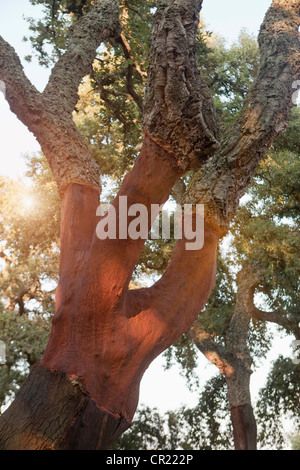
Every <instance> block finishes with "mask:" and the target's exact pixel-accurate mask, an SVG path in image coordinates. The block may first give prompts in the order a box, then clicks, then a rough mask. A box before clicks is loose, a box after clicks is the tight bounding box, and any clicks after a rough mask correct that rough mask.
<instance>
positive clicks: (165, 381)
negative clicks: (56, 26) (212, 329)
mask: <svg viewBox="0 0 300 470" xmlns="http://www.w3.org/2000/svg"><path fill="white" fill-rule="evenodd" d="M0 1H1V3H0V35H1V36H2V37H3V38H4V39H5V40H6V41H8V42H9V43H10V44H11V45H12V46H13V47H14V48H15V49H16V51H17V53H18V54H19V56H20V59H21V61H22V63H23V65H24V69H25V73H26V74H27V76H28V78H29V79H30V80H31V81H32V83H33V84H34V85H35V86H36V87H37V88H38V89H39V90H40V91H42V90H43V88H44V87H45V85H46V83H47V77H48V74H49V71H47V70H45V69H43V68H41V67H40V66H38V65H37V63H36V61H33V62H32V63H31V64H28V63H26V62H25V61H24V60H23V58H24V56H25V55H27V54H29V53H30V52H31V51H30V48H29V44H28V43H24V42H23V41H22V38H23V36H24V35H26V34H28V26H27V24H26V22H25V21H24V20H23V15H25V16H27V17H28V16H35V15H36V11H39V8H37V7H33V6H32V5H31V4H30V2H29V0H13V1H10V2H7V1H5V0H0ZM270 4H271V0H251V2H246V1H241V0H226V1H224V0H204V2H203V9H202V16H203V18H204V21H205V23H206V25H207V26H208V27H209V29H210V30H212V31H213V32H215V33H218V34H220V35H222V36H223V37H224V38H225V39H226V40H227V41H228V43H230V42H232V41H235V40H236V39H237V37H238V35H239V32H240V30H241V28H247V30H248V31H249V32H250V33H253V34H254V35H257V34H258V31H259V27H260V24H261V23H262V21H263V18H264V15H265V13H266V11H267V9H268V7H269V6H270ZM0 138H1V153H0V175H1V174H2V175H9V176H12V177H16V176H17V175H18V176H21V175H22V174H24V171H25V165H24V158H23V157H22V155H24V154H26V153H32V152H35V151H38V150H39V145H38V144H37V142H36V140H35V138H34V136H33V135H32V134H30V133H29V131H28V130H27V129H26V128H25V126H24V125H23V124H22V123H21V122H20V121H18V119H17V118H16V117H15V116H14V115H13V114H12V113H11V112H10V110H9V107H8V105H7V103H6V101H5V99H4V96H3V94H2V93H1V92H0ZM280 341H281V340H280ZM288 344H289V340H286V339H285V340H282V341H281V342H278V343H277V347H276V350H275V351H274V350H273V351H272V352H271V353H270V355H269V356H268V358H266V363H269V361H270V360H272V359H274V358H275V356H276V355H277V351H279V350H280V351H283V350H286V349H287V347H288ZM277 348H278V349H277ZM162 365H163V360H162V358H158V359H156V361H154V363H153V364H152V365H151V366H150V367H149V369H148V370H147V371H146V374H145V376H144V378H143V380H142V384H141V391H140V403H144V404H147V405H148V406H151V407H157V408H158V409H159V410H161V411H166V410H169V409H176V408H177V407H179V406H181V405H182V404H186V405H188V406H194V405H196V403H197V399H198V393H197V392H195V393H191V392H190V391H189V390H188V389H187V387H186V384H185V380H184V379H183V378H182V377H180V375H179V370H178V368H177V367H174V368H172V369H171V371H164V370H163V368H162ZM214 374H215V368H214V366H213V365H211V364H210V363H209V362H208V361H207V360H206V359H205V358H204V356H202V355H200V354H199V366H198V369H197V375H198V377H199V381H200V385H201V386H203V385H204V383H205V381H206V379H207V378H208V377H211V376H212V375H214ZM265 376H266V366H265V365H264V364H263V365H262V367H261V368H260V369H259V370H258V372H256V373H255V374H254V375H253V378H252V384H253V385H252V389H253V393H254V395H256V394H257V391H258V388H259V386H260V385H261V384H262V383H263V381H264V379H265Z"/></svg>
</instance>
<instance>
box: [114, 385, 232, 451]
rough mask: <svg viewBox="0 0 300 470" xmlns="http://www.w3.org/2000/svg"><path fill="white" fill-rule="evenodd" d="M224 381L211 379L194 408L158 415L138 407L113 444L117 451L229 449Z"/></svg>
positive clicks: (229, 436) (228, 417) (155, 411)
mask: <svg viewBox="0 0 300 470" xmlns="http://www.w3.org/2000/svg"><path fill="white" fill-rule="evenodd" d="M229 420H230V416H229V411H228V409H227V401H226V387H225V382H224V379H223V377H220V376H219V377H213V378H212V379H211V380H210V381H209V382H208V383H207V384H206V386H205V388H204V389H203V391H202V393H201V394H200V396H199V403H198V405H197V406H196V407H195V408H187V407H183V408H180V409H179V410H177V411H176V412H174V411H172V412H171V411H169V412H167V413H164V414H160V413H159V412H158V410H157V409H154V410H150V409H149V408H148V407H141V408H140V409H139V410H138V412H137V414H136V418H135V420H134V422H133V424H132V426H131V428H130V429H129V430H128V431H126V432H125V433H124V434H123V435H122V436H121V437H120V438H119V439H118V441H117V442H116V443H115V444H114V446H113V449H120V450H137V449H141V450H178V449H183V450H190V449H195V450H221V449H229V448H232V445H233V443H232V438H231V432H230V426H229Z"/></svg>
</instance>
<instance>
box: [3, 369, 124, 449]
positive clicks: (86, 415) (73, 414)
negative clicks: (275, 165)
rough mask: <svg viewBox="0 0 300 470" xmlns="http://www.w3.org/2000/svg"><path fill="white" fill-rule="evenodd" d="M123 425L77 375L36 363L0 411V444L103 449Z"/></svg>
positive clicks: (49, 447)
mask: <svg viewBox="0 0 300 470" xmlns="http://www.w3.org/2000/svg"><path fill="white" fill-rule="evenodd" d="M37 409H38V410H39V413H36V410H37ZM128 427H129V423H128V422H127V421H126V420H125V419H124V418H122V417H118V416H114V415H112V414H111V413H109V412H107V411H106V410H104V409H101V408H99V407H98V406H97V404H96V403H95V402H94V400H93V399H92V398H91V397H90V396H89V394H88V393H87V392H86V390H85V389H84V387H83V386H82V384H81V383H80V382H79V381H76V380H71V379H69V378H68V376H67V375H66V374H65V373H63V372H59V371H53V372H51V371H50V370H49V369H47V368H45V367H40V366H38V367H34V368H33V369H32V371H31V373H30V374H29V376H28V378H27V379H26V381H25V383H24V385H23V387H22V388H21V390H20V392H19V393H18V394H17V397H16V399H15V400H14V402H13V404H12V406H11V407H10V408H8V410H6V411H5V412H4V413H3V415H2V416H1V422H0V450H56V449H59V450H101V449H107V448H108V447H109V445H110V444H111V442H112V441H113V440H115V439H116V438H117V437H118V436H119V435H120V434H122V433H123V432H124V431H125V430H126V429H127V428H128Z"/></svg>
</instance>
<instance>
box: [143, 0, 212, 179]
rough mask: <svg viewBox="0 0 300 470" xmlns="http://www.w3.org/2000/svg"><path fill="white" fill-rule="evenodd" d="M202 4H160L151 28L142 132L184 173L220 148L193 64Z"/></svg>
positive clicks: (181, 0)
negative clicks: (163, 150)
mask: <svg viewBox="0 0 300 470" xmlns="http://www.w3.org/2000/svg"><path fill="white" fill-rule="evenodd" d="M201 6H202V1H199V0H175V1H174V0H161V1H159V2H158V4H157V12H156V14H155V17H154V22H153V33H152V46H151V51H150V65H149V70H148V82H147V89H146V98H145V102H144V120H143V125H144V132H145V133H146V134H147V135H149V136H150V137H151V138H152V139H153V140H155V142H156V143H158V144H159V145H160V146H161V147H162V148H164V149H165V150H167V151H168V153H169V154H171V155H172V156H173V157H174V158H175V159H176V161H177V164H178V166H179V168H180V169H181V170H184V171H185V172H186V171H188V170H189V169H191V168H197V167H199V166H200V165H201V163H203V161H204V160H206V159H207V158H208V157H209V156H211V155H212V154H213V153H214V152H215V151H216V149H218V147H219V143H218V141H217V138H216V126H215V122H214V115H213V107H212V100H211V95H210V92H209V89H208V87H207V85H206V83H205V82H204V81H203V80H202V79H201V76H200V73H199V70H198V69H197V66H196V60H195V36H196V33H197V27H198V22H199V12H200V9H201Z"/></svg>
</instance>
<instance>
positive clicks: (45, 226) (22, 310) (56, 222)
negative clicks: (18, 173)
mask: <svg viewBox="0 0 300 470" xmlns="http://www.w3.org/2000/svg"><path fill="white" fill-rule="evenodd" d="M27 178H28V179H27V180H26V181H14V180H7V179H4V178H2V179H1V181H0V239H1V242H0V257H1V258H0V261H1V265H0V340H1V341H4V343H5V345H6V363H5V364H3V365H1V367H0V406H2V405H3V404H5V402H6V401H7V399H8V398H12V397H13V395H14V393H15V392H16V390H17V389H18V387H19V386H20V385H21V383H22V382H23V380H24V379H25V377H26V375H27V373H28V369H29V367H30V366H32V365H33V364H34V363H36V362H37V361H38V360H39V359H40V357H41V355H42V353H43V350H44V348H45V345H46V341H47V338H48V335H49V332H50V319H51V316H52V315H53V313H54V308H55V307H54V291H55V288H56V285H57V281H58V264H59V227H60V200H59V197H58V192H57V188H56V185H55V183H54V181H53V178H52V175H51V171H50V168H49V167H48V165H47V163H46V160H45V158H44V157H43V156H41V155H35V156H33V157H31V158H29V157H28V172H27Z"/></svg>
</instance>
